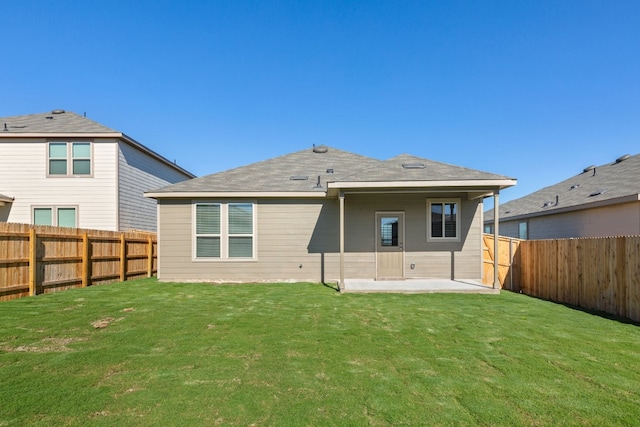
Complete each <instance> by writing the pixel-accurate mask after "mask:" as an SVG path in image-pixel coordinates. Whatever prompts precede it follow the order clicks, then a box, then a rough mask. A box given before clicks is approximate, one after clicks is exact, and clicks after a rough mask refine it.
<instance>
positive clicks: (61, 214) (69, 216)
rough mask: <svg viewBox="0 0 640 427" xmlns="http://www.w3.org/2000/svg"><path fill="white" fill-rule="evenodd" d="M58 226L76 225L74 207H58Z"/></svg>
mask: <svg viewBox="0 0 640 427" xmlns="http://www.w3.org/2000/svg"><path fill="white" fill-rule="evenodd" d="M58 226H59V227H72V228H73V227H75V226H76V209H75V208H59V209H58Z"/></svg>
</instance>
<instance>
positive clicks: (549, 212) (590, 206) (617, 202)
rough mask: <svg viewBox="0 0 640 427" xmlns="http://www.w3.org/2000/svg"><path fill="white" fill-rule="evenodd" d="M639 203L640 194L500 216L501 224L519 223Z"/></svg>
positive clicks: (489, 221)
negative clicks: (520, 221) (529, 219)
mask: <svg viewBox="0 0 640 427" xmlns="http://www.w3.org/2000/svg"><path fill="white" fill-rule="evenodd" d="M638 201H640V193H638V194H630V195H628V196H622V197H616V198H613V199H606V200H599V201H595V202H591V203H583V204H580V205H573V206H566V207H562V208H557V209H550V210H544V211H537V212H529V213H525V214H521V215H514V216H508V217H505V216H504V214H503V215H500V221H501V222H508V221H517V220H521V219H528V218H537V217H541V216H547V215H557V214H561V213H567V212H574V211H581V210H586V209H594V208H600V207H606V206H613V205H620V204H624V203H634V202H638ZM484 223H485V224H493V219H487V220H486V221H485V222H484Z"/></svg>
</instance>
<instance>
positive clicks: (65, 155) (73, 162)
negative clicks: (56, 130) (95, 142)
mask: <svg viewBox="0 0 640 427" xmlns="http://www.w3.org/2000/svg"><path fill="white" fill-rule="evenodd" d="M47 155H48V159H49V160H48V161H49V164H48V174H49V175H53V176H58V175H64V176H68V175H79V176H87V175H91V143H90V142H50V143H49V147H48V153H47Z"/></svg>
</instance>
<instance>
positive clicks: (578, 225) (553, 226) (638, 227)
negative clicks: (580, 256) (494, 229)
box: [500, 202, 640, 239]
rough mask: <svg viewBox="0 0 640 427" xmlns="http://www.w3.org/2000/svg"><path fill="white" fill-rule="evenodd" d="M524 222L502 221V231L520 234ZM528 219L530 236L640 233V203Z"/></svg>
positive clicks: (504, 234)
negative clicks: (519, 230)
mask: <svg viewBox="0 0 640 427" xmlns="http://www.w3.org/2000/svg"><path fill="white" fill-rule="evenodd" d="M521 221H523V220H521ZM521 221H505V222H502V221H501V222H500V234H501V235H503V236H509V237H518V223H519V222H521ZM527 221H528V231H529V239H561V238H571V237H605V236H630V235H640V202H636V203H625V204H619V205H614V206H604V207H600V208H593V209H585V210H581V211H573V212H566V213H561V214H555V215H545V216H540V217H534V218H529V219H528V220H527ZM514 232H515V234H512V233H514ZM507 233H509V234H507Z"/></svg>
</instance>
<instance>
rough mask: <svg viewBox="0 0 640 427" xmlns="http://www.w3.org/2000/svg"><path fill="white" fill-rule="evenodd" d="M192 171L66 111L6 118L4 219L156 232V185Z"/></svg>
mask: <svg viewBox="0 0 640 427" xmlns="http://www.w3.org/2000/svg"><path fill="white" fill-rule="evenodd" d="M193 177H194V175H193V174H191V173H190V172H188V171H186V170H185V169H183V168H181V167H180V166H178V165H176V164H175V163H172V162H170V161H169V160H167V159H165V158H164V157H162V156H161V155H159V154H157V153H155V152H154V151H152V150H150V149H149V148H147V147H145V146H144V145H142V144H140V143H139V142H137V141H135V140H134V139H132V138H131V137H129V136H127V135H125V134H123V133H122V132H120V131H116V130H113V129H110V128H108V127H106V126H104V125H101V124H99V123H96V122H94V121H92V120H89V119H87V118H86V117H83V116H80V115H78V114H75V113H72V112H66V111H64V110H54V111H52V112H50V113H43V114H31V115H24V116H14V117H3V118H0V221H1V222H15V223H31V224H42V225H57V226H65V227H80V228H90V229H101V230H116V231H126V230H130V229H136V230H149V231H155V230H156V202H155V200H153V199H149V198H145V197H143V193H144V192H145V191H148V190H150V189H154V188H158V187H162V186H165V185H169V184H174V183H177V182H180V181H184V180H186V179H190V178H193Z"/></svg>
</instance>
